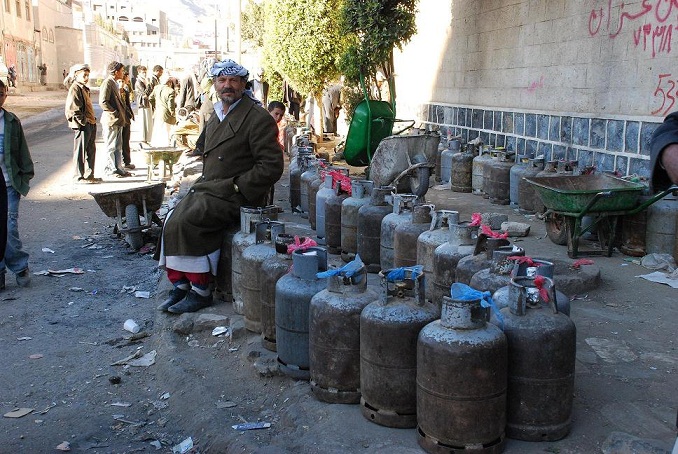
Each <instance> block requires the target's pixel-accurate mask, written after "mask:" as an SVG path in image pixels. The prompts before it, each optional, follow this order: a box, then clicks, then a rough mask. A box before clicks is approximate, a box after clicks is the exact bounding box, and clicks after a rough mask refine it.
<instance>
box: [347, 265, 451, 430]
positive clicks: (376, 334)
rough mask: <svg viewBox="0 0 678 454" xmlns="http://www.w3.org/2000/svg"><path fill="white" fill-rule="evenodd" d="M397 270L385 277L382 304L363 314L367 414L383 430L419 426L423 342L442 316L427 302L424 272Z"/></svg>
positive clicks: (362, 380) (382, 274)
mask: <svg viewBox="0 0 678 454" xmlns="http://www.w3.org/2000/svg"><path fill="white" fill-rule="evenodd" d="M415 268H416V267H415ZM391 271H392V270H382V271H381V272H380V273H379V277H380V280H381V292H380V296H379V299H378V300H376V301H374V302H373V303H370V304H369V305H367V306H366V307H365V309H363V311H362V314H361V315H360V391H361V393H362V397H361V399H360V404H361V411H362V414H363V416H365V418H366V419H367V420H368V421H372V422H374V423H377V424H380V425H382V426H387V427H398V428H407V427H415V426H416V424H417V415H416V407H417V398H416V392H417V385H416V374H417V337H418V335H419V331H420V330H421V328H423V327H424V326H426V325H427V324H429V323H430V322H432V321H433V320H435V319H436V318H438V315H439V312H438V311H437V309H436V308H435V307H434V306H433V305H432V304H431V303H428V302H427V301H426V299H425V298H424V282H423V275H422V274H421V272H420V271H419V272H417V270H416V269H414V270H413V269H411V268H410V269H405V270H398V269H396V273H394V274H401V275H395V276H393V275H392V276H393V277H391V278H389V277H388V276H389V275H390V272H391ZM398 271H404V273H398Z"/></svg>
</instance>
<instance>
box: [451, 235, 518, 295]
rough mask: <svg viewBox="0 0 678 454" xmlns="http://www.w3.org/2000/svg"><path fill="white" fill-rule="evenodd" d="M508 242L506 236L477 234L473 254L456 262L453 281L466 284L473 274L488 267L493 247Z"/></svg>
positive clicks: (490, 262)
mask: <svg viewBox="0 0 678 454" xmlns="http://www.w3.org/2000/svg"><path fill="white" fill-rule="evenodd" d="M510 244H511V243H510V242H509V240H507V239H506V238H488V237H486V236H485V235H483V234H480V235H478V237H477V238H476V245H475V247H474V249H473V254H471V255H469V256H466V257H464V258H462V259H460V260H459V262H458V263H457V269H456V270H455V282H459V283H462V284H467V285H468V284H469V283H470V282H471V278H472V277H473V275H474V274H476V273H477V272H478V271H480V270H484V269H485V268H489V267H490V265H491V264H492V253H493V252H494V250H495V249H497V248H499V247H502V246H508V245H510Z"/></svg>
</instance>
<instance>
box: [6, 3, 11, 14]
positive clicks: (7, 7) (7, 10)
mask: <svg viewBox="0 0 678 454" xmlns="http://www.w3.org/2000/svg"><path fill="white" fill-rule="evenodd" d="M9 9H10V4H9V0H5V11H6V12H8V13H9Z"/></svg>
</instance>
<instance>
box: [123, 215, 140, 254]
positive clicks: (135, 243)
mask: <svg viewBox="0 0 678 454" xmlns="http://www.w3.org/2000/svg"><path fill="white" fill-rule="evenodd" d="M125 222H126V224H127V230H128V232H127V233H125V241H127V243H128V244H129V245H130V247H131V248H132V249H134V250H135V251H136V250H139V249H140V248H141V246H143V245H144V238H143V236H142V235H141V222H140V221H139V210H138V209H137V206H136V205H133V204H130V205H127V206H126V207H125ZM130 230H131V231H130Z"/></svg>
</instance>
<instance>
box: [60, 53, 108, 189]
mask: <svg viewBox="0 0 678 454" xmlns="http://www.w3.org/2000/svg"><path fill="white" fill-rule="evenodd" d="M70 74H71V75H72V77H73V79H74V80H73V83H72V84H71V86H70V87H69V89H68V96H67V97H66V107H65V109H64V110H65V114H66V120H68V127H69V128H71V129H72V130H73V131H75V137H74V138H73V161H74V162H75V172H76V175H77V178H78V182H79V183H99V182H101V178H95V177H94V161H95V158H96V153H97V147H96V143H95V140H96V135H97V118H96V116H95V114H94V107H93V106H92V99H91V98H90V92H89V87H88V86H87V82H89V65H86V64H84V63H82V64H77V65H73V66H72V67H71V71H70Z"/></svg>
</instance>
